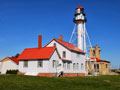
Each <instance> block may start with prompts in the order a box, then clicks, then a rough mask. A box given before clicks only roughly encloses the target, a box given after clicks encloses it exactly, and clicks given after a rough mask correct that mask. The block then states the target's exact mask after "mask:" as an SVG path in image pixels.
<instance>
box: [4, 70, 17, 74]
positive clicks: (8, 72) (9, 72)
mask: <svg viewBox="0 0 120 90" xmlns="http://www.w3.org/2000/svg"><path fill="white" fill-rule="evenodd" d="M17 73H18V70H7V72H6V74H17Z"/></svg>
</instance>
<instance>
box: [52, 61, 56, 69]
mask: <svg viewBox="0 0 120 90" xmlns="http://www.w3.org/2000/svg"><path fill="white" fill-rule="evenodd" d="M52 66H53V68H55V67H56V61H55V60H53V65H52Z"/></svg>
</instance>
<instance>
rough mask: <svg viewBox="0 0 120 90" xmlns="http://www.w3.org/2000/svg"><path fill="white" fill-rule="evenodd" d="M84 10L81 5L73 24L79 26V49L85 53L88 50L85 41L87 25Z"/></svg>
mask: <svg viewBox="0 0 120 90" xmlns="http://www.w3.org/2000/svg"><path fill="white" fill-rule="evenodd" d="M86 21H87V20H86V18H85V13H84V8H83V7H82V6H81V5H79V6H78V7H77V8H76V12H75V18H74V19H73V22H74V23H75V24H76V25H77V47H78V48H79V49H81V50H83V51H85V48H86V41H85V23H86Z"/></svg>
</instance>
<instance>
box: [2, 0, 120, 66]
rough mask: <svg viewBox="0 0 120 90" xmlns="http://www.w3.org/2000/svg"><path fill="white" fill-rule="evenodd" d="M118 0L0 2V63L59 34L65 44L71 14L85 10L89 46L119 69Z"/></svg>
mask: <svg viewBox="0 0 120 90" xmlns="http://www.w3.org/2000/svg"><path fill="white" fill-rule="evenodd" d="M119 4H120V0H0V60H1V59H3V58H4V57H7V56H9V57H10V56H14V55H15V54H17V53H21V52H22V51H23V50H24V49H25V48H34V47H37V46H38V35H39V34H41V35H42V37H43V38H42V40H43V41H42V46H44V45H46V44H47V43H48V42H49V41H50V40H52V39H53V38H59V35H63V39H64V41H69V39H70V36H71V33H72V31H73V27H74V23H73V18H74V13H75V9H76V7H78V5H81V6H82V7H84V9H85V13H86V17H87V23H86V29H87V31H88V34H89V37H90V40H91V42H92V45H93V46H95V45H96V44H97V45H98V46H99V47H100V48H101V59H103V60H108V61H110V62H111V67H112V68H119V66H120V59H119V56H120V47H119V46H120V39H119V38H120V37H119V36H120V5H119Z"/></svg>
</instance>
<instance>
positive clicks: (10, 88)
mask: <svg viewBox="0 0 120 90" xmlns="http://www.w3.org/2000/svg"><path fill="white" fill-rule="evenodd" d="M0 90H120V76H97V77H93V76H91V77H61V78H55V77H34V76H22V75H0Z"/></svg>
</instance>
